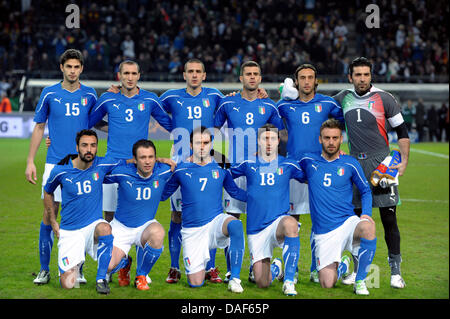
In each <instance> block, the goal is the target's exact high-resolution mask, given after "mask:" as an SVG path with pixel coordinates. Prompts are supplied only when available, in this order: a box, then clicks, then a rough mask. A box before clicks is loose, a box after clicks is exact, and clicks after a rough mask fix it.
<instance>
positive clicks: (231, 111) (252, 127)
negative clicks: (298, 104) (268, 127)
mask: <svg viewBox="0 0 450 319" xmlns="http://www.w3.org/2000/svg"><path fill="white" fill-rule="evenodd" d="M225 121H226V122H227V125H228V128H229V129H231V130H229V138H230V145H229V154H228V158H229V160H230V162H232V163H241V162H243V161H245V160H248V159H254V157H255V153H256V151H257V137H258V129H259V128H260V127H261V126H263V125H264V124H267V123H272V124H273V125H275V126H276V127H277V128H278V129H279V130H282V129H284V125H283V121H282V119H281V117H280V114H279V113H278V109H277V107H276V105H275V103H274V102H273V101H272V100H270V99H256V100H253V101H249V100H246V99H244V98H242V96H241V94H240V93H239V94H236V95H235V96H228V97H225V98H224V99H223V100H222V103H221V104H220V105H219V108H218V109H217V112H216V116H215V118H214V126H215V127H222V125H224V123H225Z"/></svg>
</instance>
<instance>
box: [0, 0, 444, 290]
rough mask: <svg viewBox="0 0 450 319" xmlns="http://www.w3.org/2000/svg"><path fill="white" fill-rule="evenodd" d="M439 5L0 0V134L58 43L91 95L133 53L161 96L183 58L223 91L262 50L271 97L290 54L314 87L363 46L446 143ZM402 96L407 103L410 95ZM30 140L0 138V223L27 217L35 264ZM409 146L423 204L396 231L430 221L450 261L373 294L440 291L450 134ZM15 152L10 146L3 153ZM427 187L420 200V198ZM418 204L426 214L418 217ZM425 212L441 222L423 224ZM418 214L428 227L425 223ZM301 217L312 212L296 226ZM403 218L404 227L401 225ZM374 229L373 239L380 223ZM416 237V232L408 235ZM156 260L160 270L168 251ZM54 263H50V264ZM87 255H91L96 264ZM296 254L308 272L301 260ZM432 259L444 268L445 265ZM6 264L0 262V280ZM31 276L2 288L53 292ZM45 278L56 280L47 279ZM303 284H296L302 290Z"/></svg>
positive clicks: (14, 122)
mask: <svg viewBox="0 0 450 319" xmlns="http://www.w3.org/2000/svg"><path fill="white" fill-rule="evenodd" d="M71 3H75V4H76V5H77V6H78V7H79V9H80V28H74V29H69V28H67V27H66V25H65V20H66V17H67V16H68V15H69V13H66V12H65V9H66V6H67V5H68V4H71ZM372 3H376V4H377V5H378V7H379V9H380V28H372V29H369V28H367V26H366V25H365V20H366V18H367V16H368V15H369V13H366V12H365V8H366V7H367V5H369V4H372ZM448 18H449V4H448V2H447V1H344V2H342V1H317V0H316V1H314V0H304V1H303V0H287V1H270V0H268V1H263V0H257V1H221V0H206V1H199V0H195V1H160V0H157V1H147V0H134V1H123V0H117V1H71V2H70V1H57V2H55V1H14V2H10V1H1V2H0V32H1V33H0V90H1V93H2V101H4V99H5V97H7V98H9V100H10V101H11V104H12V108H13V112H12V113H10V114H2V115H0V118H1V120H0V137H21V138H25V139H26V138H28V137H29V135H30V134H31V131H32V128H33V126H32V125H33V123H32V120H31V119H32V116H33V114H34V113H33V112H34V108H35V105H36V102H37V100H38V98H39V94H40V91H41V90H42V88H43V87H44V86H45V85H48V84H50V83H54V82H55V81H58V80H60V79H61V72H60V71H59V66H58V57H59V55H60V54H61V53H62V52H63V51H64V50H65V49H67V48H77V49H80V50H81V51H82V52H83V54H84V56H85V59H86V61H85V68H84V72H83V74H82V76H81V80H82V82H83V83H84V84H87V85H92V86H94V87H95V88H96V90H97V93H98V95H100V94H102V93H103V92H104V91H105V90H106V89H107V88H108V87H109V85H110V84H112V83H114V82H115V81H116V76H115V72H116V71H117V66H118V64H119V63H120V61H122V60H123V59H125V58H131V59H135V60H136V61H137V62H138V63H139V64H140V66H141V69H142V74H141V81H142V82H141V84H140V85H141V86H142V87H144V88H146V89H149V90H150V91H153V92H155V93H156V94H158V95H159V94H161V93H162V92H164V91H165V90H167V89H168V88H173V87H177V88H181V87H184V86H185V84H184V82H183V78H182V67H183V64H184V61H185V60H186V59H187V58H189V57H197V58H200V59H202V60H203V61H204V62H205V65H206V71H207V81H206V83H205V85H206V86H213V87H217V88H219V89H220V90H221V91H222V92H223V93H225V94H226V93H228V92H230V91H234V90H238V89H239V88H240V87H241V84H240V83H239V81H238V75H239V66H240V64H241V63H242V62H244V61H247V60H255V61H257V62H258V63H260V65H261V67H262V74H263V83H262V85H261V86H262V87H264V88H266V89H267V90H268V93H269V95H270V97H271V98H272V99H274V100H275V101H276V100H278V98H279V94H278V84H279V83H280V82H282V81H283V80H284V78H285V77H286V76H291V75H292V73H293V71H294V70H295V68H296V67H297V66H298V65H299V64H301V63H303V62H312V63H314V64H315V65H316V66H317V67H318V69H319V82H320V85H319V88H318V89H319V92H320V93H324V94H330V95H332V94H334V93H336V92H338V91H339V90H340V89H342V88H347V87H350V85H349V84H348V83H347V80H346V70H347V66H348V63H349V62H350V61H351V60H352V59H353V58H354V57H356V56H360V55H365V56H367V57H369V58H370V59H371V60H372V61H373V63H374V72H373V73H374V74H373V78H374V83H375V85H377V86H379V87H380V88H385V89H387V90H388V91H390V92H392V93H394V95H395V96H396V97H397V98H398V100H399V102H400V104H401V105H402V108H403V112H404V115H405V120H406V121H407V123H409V124H410V125H411V126H410V128H411V130H410V134H411V136H412V139H413V142H426V141H434V142H437V141H446V142H448V136H449V134H448V133H447V132H448V125H449V124H448V122H449V116H448V55H449V47H448V26H447V23H446V21H448ZM408 100H410V101H411V102H410V104H411V108H408ZM421 105H422V106H421ZM433 106H434V107H433ZM408 114H410V116H409V115H408ZM3 123H7V124H5V125H4V124H3ZM19 127H20V128H19ZM14 130H17V131H14ZM19 131H20V132H19ZM418 132H420V133H421V134H420V135H419V134H418ZM11 134H12V135H11ZM14 134H16V135H14ZM150 137H151V138H153V137H157V138H161V139H166V138H167V135H164V132H163V131H162V130H161V129H160V128H159V127H158V126H157V125H155V126H154V127H153V131H152V133H151V134H150ZM161 142H163V141H161ZM393 142H395V140H394V141H393ZM28 143H29V142H28V140H20V141H18V140H15V139H10V138H8V139H0V162H1V167H2V169H1V170H2V172H1V176H0V179H1V182H0V185H1V190H2V192H0V194H1V196H2V198H1V203H2V205H1V206H2V207H1V208H0V210H1V211H2V212H1V214H0V218H1V219H2V221H1V223H0V225H1V228H2V230H3V231H4V232H3V235H2V238H1V239H2V240H1V241H2V242H5V243H8V242H9V241H10V238H9V237H13V233H14V232H13V233H12V232H11V230H14V229H16V228H20V229H21V227H22V223H23V224H25V226H26V227H28V228H27V230H26V231H24V232H25V233H26V236H28V237H27V238H28V239H27V240H28V241H29V242H33V243H32V244H30V249H29V250H30V251H27V253H26V256H25V257H24V256H20V257H19V258H25V259H27V260H28V259H29V260H30V263H31V264H33V265H34V266H33V267H34V268H36V267H37V264H38V256H37V254H36V252H37V246H36V244H35V242H36V239H37V237H36V236H37V233H38V230H37V229H38V223H39V222H40V218H41V203H39V200H38V198H39V193H40V191H39V190H37V188H36V187H35V188H33V190H32V191H30V186H29V185H28V184H26V183H25V179H24V176H23V171H24V167H25V157H26V152H27V147H28ZM42 144H43V143H42ZM105 144H106V143H105ZM417 147H418V148H417ZM417 147H416V149H415V151H414V152H412V158H411V162H410V165H409V169H408V171H407V175H408V176H405V177H404V182H403V185H404V186H403V189H402V194H404V198H406V199H408V198H409V199H411V200H410V201H409V202H408V201H405V202H404V203H403V207H402V208H401V210H400V211H402V210H408V211H409V210H411V211H412V212H417V215H420V218H418V219H417V220H416V219H415V218H416V217H419V216H416V215H414V214H415V213H414V214H413V213H411V214H412V215H410V216H408V217H400V218H403V221H404V222H409V224H407V225H405V226H404V227H403V229H405V230H403V229H401V230H402V235H403V234H404V237H402V238H405V239H403V240H404V241H403V242H404V243H405V244H404V245H405V250H406V253H408V252H409V250H408V249H410V248H408V246H407V245H408V240H409V242H410V243H411V242H413V241H414V240H415V239H417V238H415V237H414V236H416V235H417V233H421V235H423V236H421V238H424V241H428V240H429V239H428V237H426V234H428V235H429V236H434V234H436V236H440V239H441V240H443V241H442V242H440V243H439V245H438V246H439V247H438V249H439V250H438V252H437V253H436V254H437V256H434V254H433V253H432V252H433V251H434V250H433V249H434V248H435V247H434V248H433V249H430V247H428V246H427V247H422V248H421V250H420V253H422V254H425V255H426V253H427V252H429V253H432V254H431V255H433V257H437V259H439V256H443V257H444V259H445V260H446V263H445V264H444V265H443V269H444V270H445V271H446V272H447V274H446V275H445V274H444V275H441V276H438V275H436V276H435V277H433V279H432V280H433V281H432V283H431V284H430V282H428V281H427V282H426V283H425V284H424V286H425V287H424V286H421V287H419V288H417V289H418V292H415V291H414V290H413V289H414V288H411V287H408V288H409V289H410V290H409V291H406V292H402V293H403V295H402V294H400V297H398V296H399V295H396V294H394V293H392V292H390V291H389V292H386V291H384V290H381V289H380V291H379V292H375V293H374V295H375V298H421V297H423V298H448V238H447V237H448V177H447V176H448V144H447V143H443V144H442V146H438V145H437V143H436V145H431V144H428V143H421V144H420V147H419V145H417ZM162 149H166V147H165V146H164V147H162ZM10 151H16V152H17V154H16V155H14V156H12V154H11V152H10ZM427 152H428V153H434V154H443V155H442V156H443V157H442V156H441V157H440V156H438V157H437V159H433V160H429V159H428V158H426V156H427V155H426V154H427ZM8 155H9V156H8ZM38 155H39V158H37V167H43V164H42V163H43V162H42V161H43V160H44V157H45V149H44V148H43V145H41V149H40V151H39V153H38ZM416 161H418V162H416ZM40 164H42V165H40ZM430 167H431V171H432V172H431V171H430V170H429V169H430ZM38 169H39V168H38ZM421 169H424V170H427V172H424V171H421ZM442 177H443V178H442ZM39 178H41V176H39ZM18 180H19V182H18ZM9 181H12V182H11V183H12V184H11V187H6V186H7V185H9ZM416 184H420V185H421V186H423V187H424V188H423V189H422V188H420V187H418V186H415V185H416ZM406 187H409V188H410V189H405V188H406ZM427 187H428V188H427ZM25 197H26V199H24V198H25ZM31 197H32V198H31ZM424 197H425V201H422V202H417V201H416V199H417V198H424ZM3 204H5V205H3ZM165 209H166V208H165ZM16 211H19V212H21V213H23V216H22V215H20V214H18V217H16V216H15V217H14V219H13V218H12V217H11V213H14V212H16ZM424 212H425V213H427V214H429V215H426V216H422V215H421V214H422V213H424ZM27 214H28V215H30V214H32V216H28V215H27ZM27 216H28V217H27ZM403 216H405V215H403ZM411 216H414V217H411ZM428 218H436V221H438V220H439V221H443V223H440V222H437V223H436V224H432V225H431V224H429V223H431V221H429V220H428ZM376 221H377V220H376ZM399 222H400V223H402V221H401V220H400V221H399ZM14 223H17V224H14ZM378 223H379V221H378ZM422 224H424V227H425V228H426V227H429V229H428V228H426V229H425V228H424V229H422V228H421V225H422ZM379 225H380V224H379ZM401 225H402V224H401ZM442 226H443V228H442V229H441V228H439V227H442ZM165 228H166V229H168V228H167V227H165ZM307 228H308V222H306V224H305V228H304V230H307ZM411 229H412V230H413V233H407V232H408V231H409V230H411ZM378 236H379V238H382V236H383V234H379V235H378ZM305 237H307V236H303V238H302V247H303V248H302V249H303V252H304V251H305V247H308V243H307V239H306V238H305ZM445 238H447V239H445ZM380 242H382V240H380ZM417 244H418V243H417V242H416V241H414V245H417ZM9 245H10V246H13V245H14V244H9ZM165 246H166V247H167V244H165ZM4 247H7V246H4ZM19 247H20V246H19ZM18 249H20V248H18ZM54 251H56V249H54ZM166 253H167V252H166ZM381 254H383V253H381ZM13 255H14V254H13ZM410 255H412V253H410ZM218 256H220V253H218ZM427 256H428V255H427ZM221 257H223V256H220V257H218V258H221ZM11 258H12V257H11ZM11 258H5V259H4V260H3V264H2V267H1V268H3V269H6V268H8V267H9V265H10V264H12V263H14V262H15V259H11ZM378 258H379V259H378V260H376V262H377V263H378V264H380V265H384V264H385V261H384V260H380V259H381V258H382V257H378ZM417 258H421V257H420V256H418V257H417ZM53 260H54V257H52V262H53ZM305 260H308V259H307V258H306V259H305ZM160 262H161V268H162V270H161V271H162V272H163V273H164V275H165V272H166V269H165V268H166V265H168V261H167V260H166V261H164V260H161V261H160ZM246 262H247V261H246ZM433 262H434V261H433ZM308 263H309V261H308V262H305V264H308ZM411 264H412V263H411ZM52 265H53V266H51V267H53V269H55V264H54V263H52ZM434 265H439V263H438V261H436V262H435V264H430V265H429V267H428V266H427V267H424V268H423V269H430V268H433V267H434ZM384 266H385V265H384ZM94 267H95V266H94V265H93V264H88V269H91V271H93V269H94ZM302 267H304V268H305V269H304V270H305V271H306V268H307V267H306V266H302ZM405 267H410V268H412V267H413V266H412V265H410V266H408V265H406V266H405ZM414 267H415V266H414ZM436 267H439V268H440V269H442V268H441V267H442V265H439V266H436ZM34 268H33V269H34ZM222 268H223V267H222ZM419 268H420V266H418V268H417V269H416V268H414V270H413V271H412V273H411V274H410V278H409V280H412V279H413V275H414V283H416V280H417V281H420V280H421V279H423V278H422V277H421V276H420V275H419V274H418V273H420V272H421V271H423V270H420V269H419ZM244 269H245V267H244ZM21 271H23V272H29V271H30V269H28V268H26V267H25V266H23V265H21V267H20V270H19V271H18V270H15V271H13V274H16V273H17V275H18V276H19V275H20V272H21ZM33 271H37V268H36V269H34V270H33ZM382 271H386V270H382ZM405 272H406V274H407V271H405ZM244 273H245V271H244V270H243V274H244ZM431 273H432V272H431V270H430V274H427V276H425V277H431V276H432V275H431ZM432 274H433V275H434V274H435V273H434V272H433V273H432ZM11 276H12V275H11V274H6V273H4V272H3V273H2V274H0V281H2V280H7V279H8V278H10V277H11ZM28 277H29V276H28V274H27V277H26V280H24V281H23V282H20V283H18V284H12V285H13V288H12V289H10V290H4V289H3V290H2V288H0V297H3V298H21V296H23V297H25V298H40V297H42V296H44V297H47V298H48V296H50V298H59V295H55V294H54V292H50V291H48V290H45V293H44V294H42V292H38V291H37V290H36V291H34V290H27V294H25V295H22V294H21V292H20V291H21V290H23V289H24V287H25V288H26V289H29V288H34V287H29V283H31V280H32V279H31V277H30V278H28ZM91 277H92V276H91ZM407 279H408V278H407ZM427 279H428V278H427ZM438 279H442V280H443V281H444V282H443V286H442V285H441V284H442V283H439V284H437V283H436V281H437V280H438ZM155 284H156V283H155ZM303 284H307V283H303ZM9 285H11V284H10V283H9V284H8V285H5V287H9ZM16 285H17V288H16ZM439 285H441V286H439ZM0 286H3V285H0ZM54 286H55V287H56V286H57V284H56V283H55V282H54ZM432 286H439V287H440V288H441V290H439V292H436V293H432V292H430V289H431V287H432ZM16 290H17V291H16ZM278 290H279V288H277V290H273V294H272V293H268V294H265V293H261V294H260V293H259V292H252V293H255V294H254V295H252V297H253V298H280V295H279V291H278ZM41 291H42V290H41ZM116 291H117V290H116ZM421 291H427V294H425V295H421ZM184 292H186V290H182V291H181V292H180V293H181V294H178V293H174V292H172V291H171V294H172V295H170V296H169V295H161V294H159V295H157V297H158V296H159V298H161V297H162V298H166V297H167V298H172V296H173V297H174V298H189V297H191V294H192V293H191V292H189V293H188V294H187V295H183V293H184ZM46 293H47V295H46ZM211 293H212V294H214V296H216V297H217V298H221V296H222V291H221V292H220V293H219V294H217V289H213V288H209V287H208V288H206V289H205V292H204V293H203V294H200V295H195V294H193V296H192V297H193V298H209V297H210V296H212V295H211ZM73 296H74V295H73V294H72V295H65V297H64V296H63V297H61V298H73ZM75 296H78V297H76V298H96V296H95V295H94V294H92V295H84V294H82V293H77V294H76V295H75ZM80 296H81V297H80ZM116 296H117V295H116ZM127 296H129V297H127ZM202 296H203V297H202ZM316 296H317V297H318V298H336V296H337V298H347V297H350V296H348V295H346V294H342V293H340V292H338V293H336V294H335V295H333V294H329V293H327V292H319V291H316V290H313V292H312V294H311V295H307V297H309V298H316ZM23 297H22V298H23ZM134 297H135V296H134V295H133V294H130V295H125V298H134ZM302 297H304V295H303V296H302V295H301V296H299V298H302Z"/></svg>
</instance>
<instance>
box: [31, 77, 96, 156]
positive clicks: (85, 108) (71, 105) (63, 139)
mask: <svg viewBox="0 0 450 319" xmlns="http://www.w3.org/2000/svg"><path fill="white" fill-rule="evenodd" d="M96 101H97V93H95V90H94V89H93V88H91V87H88V86H85V85H83V84H80V87H79V89H77V90H75V91H73V92H70V91H68V90H66V89H63V88H62V86H61V82H60V83H57V84H55V85H52V86H47V87H45V88H44V89H43V90H42V93H41V96H40V98H39V102H38V104H37V106H36V111H35V115H34V121H35V122H36V123H45V122H47V121H48V123H47V125H48V132H49V137H50V140H51V141H52V143H51V144H50V147H49V148H48V151H47V159H46V162H47V163H50V164H57V163H58V162H59V161H60V160H61V159H63V158H64V157H65V156H66V155H67V154H76V153H77V151H76V143H75V137H76V136H77V133H78V132H79V131H81V130H83V129H88V128H89V112H90V111H91V109H92V107H93V106H94V105H95V103H96Z"/></svg>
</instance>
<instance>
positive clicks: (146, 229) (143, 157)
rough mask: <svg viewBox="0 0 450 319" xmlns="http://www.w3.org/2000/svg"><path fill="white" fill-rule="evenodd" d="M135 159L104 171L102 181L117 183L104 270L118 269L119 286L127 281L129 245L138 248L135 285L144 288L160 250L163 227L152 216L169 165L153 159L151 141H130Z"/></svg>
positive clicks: (129, 264) (128, 282)
mask: <svg viewBox="0 0 450 319" xmlns="http://www.w3.org/2000/svg"><path fill="white" fill-rule="evenodd" d="M133 158H134V160H135V163H130V164H128V165H124V166H118V167H116V168H114V170H113V171H112V172H111V173H110V174H108V175H107V176H106V178H105V181H104V182H105V183H117V184H118V185H119V192H118V202H117V211H116V213H115V214H114V219H113V220H112V221H111V227H112V234H113V236H114V248H113V252H112V259H111V263H110V265H109V268H108V271H109V272H110V273H114V272H116V271H117V270H119V269H120V270H119V277H118V283H119V286H128V285H129V284H130V266H131V257H130V256H128V251H129V250H130V248H131V246H132V245H136V246H139V247H141V248H142V250H143V255H142V258H141V261H140V262H141V265H139V266H138V267H137V272H136V279H135V281H134V283H135V287H136V288H137V289H138V290H148V289H149V287H148V283H147V279H146V276H147V274H148V273H149V272H150V270H151V269H152V268H153V265H154V264H155V263H156V261H157V260H158V258H159V257H160V256H161V253H162V251H163V242H164V236H165V232H164V228H163V227H162V226H161V224H160V223H158V221H157V220H156V219H155V215H156V211H157V209H158V205H159V202H160V199H161V194H162V192H163V189H164V186H165V184H166V182H167V180H168V179H169V178H170V176H172V173H171V170H170V166H169V165H167V164H162V163H158V162H157V161H156V147H155V145H154V144H153V142H152V141H149V140H139V141H137V142H136V143H135V144H134V145H133Z"/></svg>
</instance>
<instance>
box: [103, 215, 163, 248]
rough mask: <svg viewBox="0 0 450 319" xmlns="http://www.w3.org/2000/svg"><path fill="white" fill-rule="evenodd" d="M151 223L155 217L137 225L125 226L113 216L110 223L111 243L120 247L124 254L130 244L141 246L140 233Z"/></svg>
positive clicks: (154, 221) (154, 220)
mask: <svg viewBox="0 0 450 319" xmlns="http://www.w3.org/2000/svg"><path fill="white" fill-rule="evenodd" d="M153 223H157V221H156V219H152V220H149V221H148V222H146V223H145V224H143V225H141V226H139V227H127V226H125V225H124V224H122V223H121V222H119V221H118V220H117V219H115V218H114V219H113V220H112V221H111V223H110V225H111V228H112V234H113V236H114V242H113V245H114V246H115V247H117V248H120V249H121V250H122V251H123V252H124V253H125V254H126V255H128V252H129V251H130V248H131V246H133V245H136V247H138V246H139V247H142V243H141V238H142V233H143V232H144V230H145V229H146V228H147V227H148V226H149V225H150V224H153Z"/></svg>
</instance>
